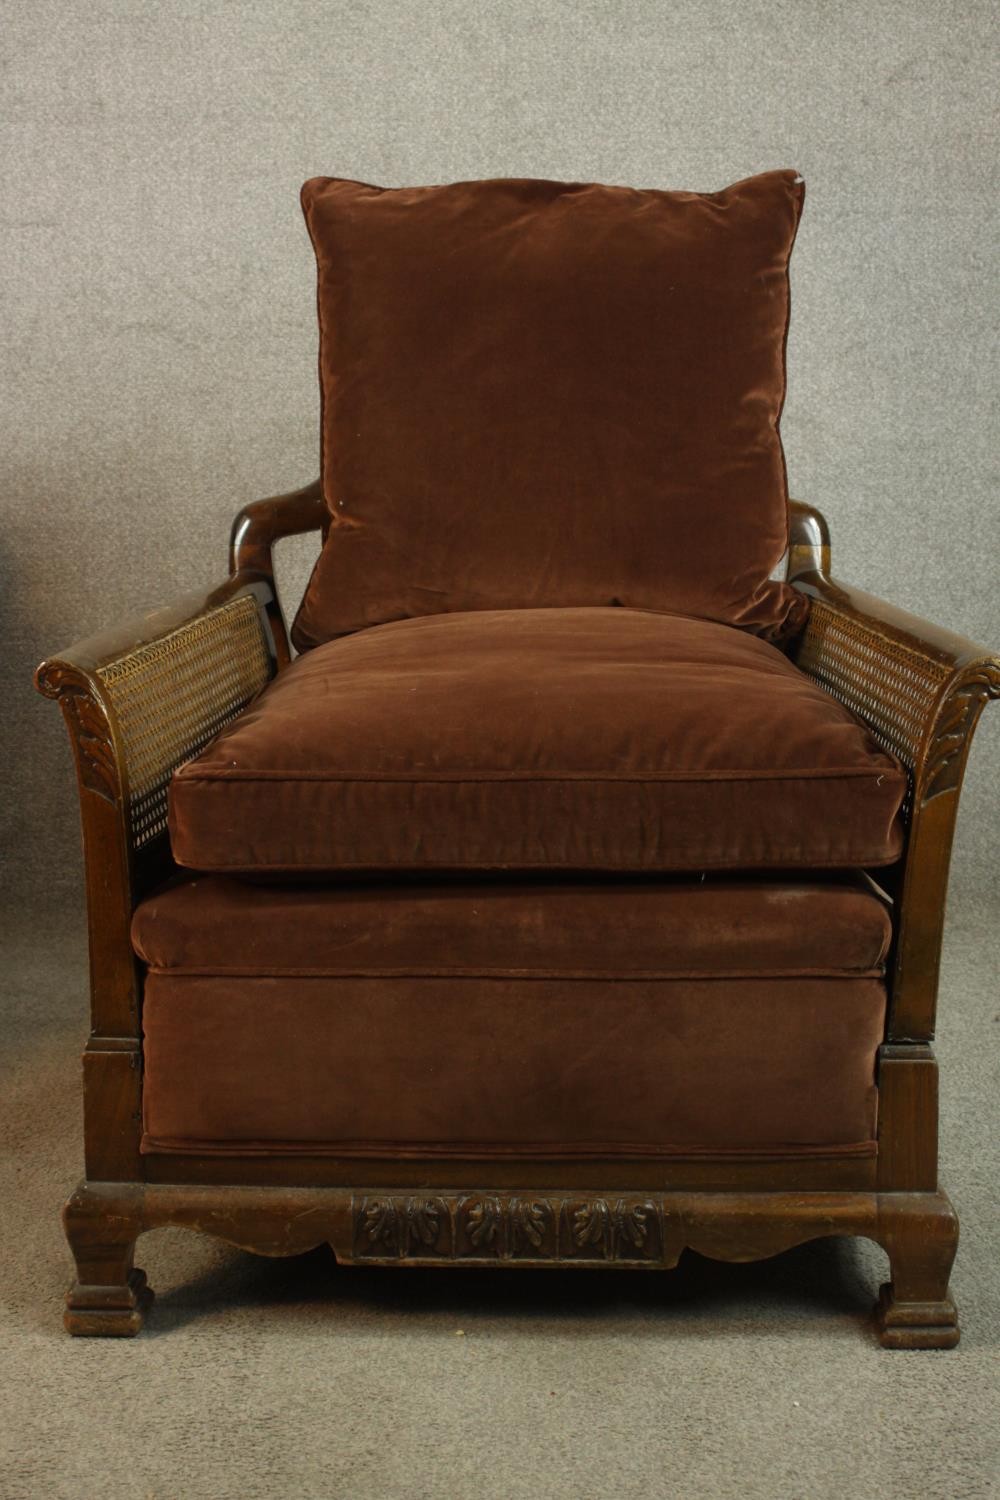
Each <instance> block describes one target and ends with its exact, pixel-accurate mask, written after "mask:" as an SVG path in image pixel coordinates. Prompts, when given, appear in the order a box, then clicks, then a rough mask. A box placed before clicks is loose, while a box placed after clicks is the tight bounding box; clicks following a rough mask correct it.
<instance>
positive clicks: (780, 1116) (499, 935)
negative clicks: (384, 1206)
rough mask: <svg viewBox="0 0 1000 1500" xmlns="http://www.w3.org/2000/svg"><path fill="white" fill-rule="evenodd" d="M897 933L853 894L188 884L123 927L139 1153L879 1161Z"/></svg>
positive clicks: (158, 898) (798, 887)
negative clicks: (139, 1031) (138, 987)
mask: <svg viewBox="0 0 1000 1500" xmlns="http://www.w3.org/2000/svg"><path fill="white" fill-rule="evenodd" d="M888 939H889V923H888V919H887V916H886V912H885V909H884V907H883V905H882V903H881V902H880V901H879V900H878V899H877V898H876V897H875V896H873V895H872V894H871V893H870V892H868V891H867V890H865V889H864V887H863V886H862V885H861V883H860V882H854V881H850V880H847V879H838V880H829V879H825V880H814V881H809V880H799V881H790V880H788V879H784V880H780V881H778V880H763V879H761V880H759V881H747V880H732V879H729V878H725V877H720V878H718V879H715V880H713V879H709V880H707V881H705V882H701V881H694V882H688V881H683V880H666V881H663V880H660V881H652V880H645V881H644V880H635V879H632V880H628V879H620V880H615V881H613V882H605V881H593V880H578V881H575V882H561V883H558V884H548V883H546V884H545V885H540V884H536V883H533V882H520V883H518V882H514V881H510V880H507V881H498V882H474V881H472V882H470V881H465V882H463V883H461V884H453V885H428V886H421V885H417V886H412V885H411V886H405V885H381V884H380V885H373V886H371V887H369V888H358V887H347V888H336V887H333V888H330V887H327V888H323V889H320V888H314V889H298V888H289V887H286V888H283V889H275V888H271V887H263V886H254V885H247V884H246V883H245V882H240V881H234V880H226V879H220V878H218V877H201V878H194V879H192V880H190V881H189V882H185V883H181V884H180V885H178V886H176V887H174V888H171V889H167V890H165V891H163V892H159V893H157V894H155V895H153V896H151V897H150V898H148V899H147V900H146V901H144V902H143V903H142V905H141V906H140V907H139V909H138V911H137V912H136V915H135V919H134V923H133V941H134V943H135V947H136V950H137V952H138V953H139V955H140V956H141V957H142V958H143V959H144V960H145V961H146V963H148V964H149V965H150V969H149V973H148V975H147V979H146V985H145V1001H144V1010H143V1029H144V1044H143V1046H144V1067H145V1073H144V1085H143V1112H144V1150H146V1151H158V1150H159V1151H185V1150H189V1151H190V1150H204V1151H210V1152H222V1153H225V1152H239V1151H252V1150H264V1151H267V1150H298V1151H324V1150H325V1151H328V1152H332V1153H334V1154H352V1153H361V1154H364V1153H372V1152H374V1153H378V1152H381V1151H398V1150H403V1151H406V1152H410V1153H414V1152H416V1153H427V1154H429V1155H430V1154H437V1155H440V1154H444V1155H448V1154H451V1155H463V1154H464V1155H467V1154H473V1155H482V1156H491V1155H492V1156H500V1155H503V1154H504V1153H505V1152H511V1151H517V1152H521V1153H523V1154H526V1155H531V1154H546V1155H554V1156H557V1155H560V1154H564V1155H570V1156H572V1155H581V1154H583V1155H586V1154H592V1155H604V1154H608V1155H616V1154H642V1153H646V1152H661V1153H663V1154H671V1153H680V1154H699V1153H704V1152H717V1153H723V1154H728V1153H737V1154H739V1153H754V1152H764V1153H770V1152H791V1153H801V1152H806V1153H808V1152H816V1153H824V1152H842V1151H848V1152H862V1153H864V1152H869V1151H871V1150H872V1149H873V1140H874V1128H875V1106H876V1090H875V1083H874V1065H875V1052H876V1048H877V1046H878V1044H879V1042H880V1040H881V1036H882V1030H883V1024H884V1013H885V992H884V987H883V983H882V980H881V977H880V975H881V964H882V961H883V959H884V957H885V952H886V948H887V944H888Z"/></svg>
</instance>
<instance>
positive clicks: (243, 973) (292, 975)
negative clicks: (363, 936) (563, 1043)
mask: <svg viewBox="0 0 1000 1500" xmlns="http://www.w3.org/2000/svg"><path fill="white" fill-rule="evenodd" d="M147 973H148V974H152V975H158V976H160V977H162V978H170V979H497V980H505V979H508V980H509V979H531V980H538V981H540V982H543V983H544V982H548V981H551V980H553V979H559V980H562V979H570V980H579V981H581V982H586V981H587V980H600V981H601V982H602V983H613V984H615V983H617V984H630V983H632V982H633V981H634V982H640V981H645V980H674V979H683V980H691V979H704V980H706V981H714V982H722V981H725V980H728V979H762V980H763V979H789V980H792V979H840V980H842V979H882V978H883V977H884V975H885V965H884V964H883V965H880V966H879V967H878V968H872V969H834V968H824V969H710V970H706V969H630V970H629V971H628V973H626V974H623V973H622V972H621V970H620V969H619V970H617V971H615V972H614V973H612V972H611V971H609V970H606V969H441V968H400V969H358V968H351V969H316V968H308V969H296V968H284V967H282V966H280V965H256V966H252V967H240V968H232V969H227V968H222V967H221V966H219V967H215V968H199V967H197V966H194V965H188V964H178V965H177V966H176V967H173V966H171V965H162V964H153V963H151V964H149V965H148V966H147Z"/></svg>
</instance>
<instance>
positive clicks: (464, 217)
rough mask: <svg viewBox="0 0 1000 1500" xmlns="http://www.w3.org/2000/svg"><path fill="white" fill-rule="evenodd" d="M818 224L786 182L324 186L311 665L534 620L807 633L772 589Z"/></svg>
mask: <svg viewBox="0 0 1000 1500" xmlns="http://www.w3.org/2000/svg"><path fill="white" fill-rule="evenodd" d="M802 197H803V185H802V183H801V182H800V181H799V180H798V179H797V177H796V174H795V173H794V172H790V171H788V172H768V173H765V174H764V175H763V176H760V177H751V178H748V179H747V180H746V181H745V182H739V183H736V184H735V185H734V186H733V187H729V188H726V189H725V191H723V192H720V193H688V192H659V191H653V190H645V191H636V190H633V189H631V188H622V187H602V186H599V185H596V184H581V183H563V182H544V181H533V180H522V179H498V180H495V181H487V182H464V183H455V184H453V185H451V186H448V187H431V188H393V189H385V188H377V187H370V186H367V185H365V184H363V183H359V182H347V181H343V180H341V179H338V178H327V177H318V178H314V179H313V180H312V181H310V182H307V183H306V184H305V187H304V188H303V190H302V202H303V206H304V209H305V215H306V220H307V223H308V225H309V230H310V233H311V235H312V239H313V244H314V246H315V250H316V258H317V263H318V267H319V319H320V374H321V382H322V393H323V420H322V431H323V484H324V493H325V496H326V502H327V505H328V507H329V509H330V513H331V516H332V518H333V524H332V525H331V528H330V533H329V537H328V539H327V542H326V545H325V547H324V549H323V552H322V555H321V557H320V560H319V562H318V564H317V566H316V569H315V572H314V573H313V576H312V579H311V581H310V584H309V588H308V590H307V592H306V597H305V599H304V601H303V603H302V607H301V609H300V610H299V614H298V618H297V619H296V622H295V627H294V631H293V635H294V639H295V642H296V644H297V646H298V647H299V648H300V649H305V648H307V647H309V646H313V645H316V644H318V643H319V642H321V641H325V640H329V639H330V638H332V637H333V636H336V635H340V634H343V633H344V632H347V631H354V630H359V629H361V628H363V627H364V626H367V625H375V624H380V623H382V622H385V621H388V620H395V619H401V618H406V617H409V616H415V615H426V614H437V613H440V612H443V611H452V610H478V609H511V608H522V607H531V606H536V607H537V606H543V607H551V606H560V605H611V604H619V603H620V604H624V605H630V606H634V607H636V608H641V609H656V610H669V611H673V612H677V613H681V614H688V615H700V616H704V617H706V618H708V619H713V620H720V621H724V622H726V623H727V624H732V625H738V626H741V627H743V628H745V629H747V630H751V631H754V632H756V633H758V634H761V635H764V636H766V637H768V638H771V639H777V638H779V637H780V636H781V635H782V634H783V633H784V632H786V631H788V630H789V629H791V628H792V627H793V626H795V625H796V624H798V623H799V621H800V619H801V616H802V614H803V612H804V610H805V602H804V600H803V599H802V597H801V596H800V595H798V594H796V593H795V592H794V591H792V590H791V589H789V588H788V587H787V586H786V585H785V584H781V583H774V582H770V581H769V580H768V575H769V573H771V572H772V571H773V569H774V568H775V565H776V564H777V563H778V561H779V560H780V558H781V555H782V552H783V551H784V548H785V545H786V540H787V490H786V483H785V470H784V459H783V455H782V450H781V441H780V438H779V436H778V418H779V415H780V412H781V405H782V400H783V397H784V390H785V367H784V346H785V334H786V328H787V322H788V258H789V254H790V252H791V248H792V242H793V240H794V238H795V231H796V227H797V225H798V220H799V213H800V210H801V207H802Z"/></svg>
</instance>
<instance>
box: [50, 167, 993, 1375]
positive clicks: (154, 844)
mask: <svg viewBox="0 0 1000 1500" xmlns="http://www.w3.org/2000/svg"><path fill="white" fill-rule="evenodd" d="M802 202H803V185H802V179H801V178H800V177H799V176H798V174H796V173H794V172H792V171H783V172H771V173H765V174H762V175H761V176H759V177H756V178H750V179H748V180H746V181H745V182H742V183H736V184H734V185H733V186H731V187H729V188H726V189H725V190H723V191H722V192H720V193H688V192H682V193H673V192H661V191H658V190H633V189H626V188H620V187H606V186H602V185H600V184H584V183H554V182H545V181H537V180H531V179H503V180H498V181H489V182H482V183H457V184H450V185H446V186H443V187H433V188H400V189H382V188H377V187H372V186H371V185H369V184H364V183H356V182H349V181H345V180H342V179H335V178H317V179H314V180H313V181H311V182H309V183H307V184H306V185H305V188H304V189H303V206H304V209H305V213H306V220H307V224H308V227H309V231H310V234H311V236H312V239H313V243H314V247H315V249H316V255H317V264H318V268H319V298H318V306H319V315H320V317H319V321H320V377H321V386H322V393H323V406H322V436H323V445H322V446H323V465H322V467H323V473H322V477H321V481H319V482H317V483H316V484H313V485H310V486H307V487H306V488H305V489H303V490H299V491H297V492H296V493H295V494H291V495H286V496H282V497H279V498H277V499H272V500H262V501H258V502H256V503H254V504H252V505H249V506H247V507H246V509H245V510H243V511H242V512H241V513H240V515H239V516H238V517H237V519H236V523H235V526H234V528H233V534H232V546H231V559H230V575H229V577H228V579H227V580H226V581H225V582H223V583H222V584H221V585H220V586H219V587H218V588H217V589H215V590H214V591H213V592H211V593H209V594H207V595H205V596H203V597H194V598H188V599H186V600H184V601H182V602H181V603H180V604H179V605H177V606H176V607H174V608H172V609H167V610H161V611H159V612H158V613H156V614H153V615H150V616H147V617H146V618H145V619H142V620H138V621H133V622H132V623H131V624H129V625H126V626H124V627H122V628H121V629H119V630H117V631H112V632H110V633H109V634H106V635H103V636H98V637H95V638H94V639H93V640H90V641H86V642H84V643H82V644H81V645H78V646H75V647H73V648H72V649H71V650H70V651H67V652H65V653H63V654H62V655H61V656H56V657H52V658H51V659H50V660H48V661H46V662H44V663H43V664H42V666H41V667H40V668H39V669H38V674H37V684H38V687H39V689H40V691H41V692H42V693H44V694H46V695H48V696H49V697H52V698H55V699H57V700H58V701H59V703H60V705H61V707H62V710H63V713H64V716H65V718H66V722H67V726H68V728H69V732H70V737H71V740H72V744H73V750H74V755H75V758H76V767H77V773H78V783H79V795H80V805H81V811H82V819H83V838H84V850H85V871H86V882H87V899H88V911H89V923H90V955H91V995H92V1020H91V1034H90V1037H89V1040H88V1042H87V1045H86V1049H85V1052H84V1116H85V1163H86V1173H85V1179H84V1181H83V1182H82V1184H81V1185H80V1187H79V1188H78V1189H77V1191H76V1192H75V1193H74V1194H73V1195H72V1197H71V1198H70V1200H69V1202H68V1204H67V1205H66V1209H65V1215H64V1218H65V1225H66V1232H67V1236H68V1238H69V1243H70V1247H71V1249H72V1252H73V1255H74V1257H75V1260H76V1271H77V1279H76V1282H75V1284H74V1286H73V1287H72V1289H71V1291H70V1293H69V1297H68V1303H67V1313H66V1326H67V1328H68V1329H69V1331H70V1332H71V1333H74V1334H134V1333H135V1332H137V1331H138V1329H139V1327H140V1325H141V1322H142V1319H143V1314H144V1310H145V1307H146V1305H147V1303H148V1300H149V1295H150V1294H149V1291H148V1288H147V1287H146V1285H145V1278H144V1276H143V1274H142V1272H140V1271H139V1270H137V1269H136V1268H135V1267H134V1265H133V1253H134V1247H135V1243H136V1240H137V1238H138V1236H139V1235H140V1234H142V1233H143V1232H144V1231H145V1230H147V1229H152V1228H155V1227H157V1226H159V1225H166V1224H173V1225H181V1226H188V1227H191V1228H195V1229H201V1230H205V1231H207V1232H209V1233H212V1234H215V1235H219V1236H221V1237H223V1238H225V1239H228V1240H230V1241H231V1242H232V1243H234V1244H236V1245H239V1246H242V1247H244V1248H246V1249H249V1250H253V1251H257V1252H260V1253H262V1254H266V1255H290V1254H294V1253H295V1252H297V1251H303V1250H307V1249H309V1248H311V1247H313V1246H315V1245H318V1244H321V1243H324V1242H326V1243H329V1244H330V1245H331V1246H332V1247H333V1250H334V1252H335V1255H336V1258H337V1260H338V1262H340V1263H342V1264H348V1265H349V1264H351V1263H354V1262H362V1263H367V1264H376V1265H395V1266H403V1267H417V1266H428V1265H442V1264H463V1265H473V1266H475V1265H488V1266H494V1265H500V1266H509V1267H518V1266H561V1265H567V1266H568V1265H582V1266H591V1267H613V1266H617V1267H631V1268H635V1269H645V1270H657V1269H664V1268H668V1267H672V1266H673V1265H675V1264H676V1262H677V1260H678V1257H679V1256H680V1254H681V1253H682V1251H683V1250H684V1249H685V1248H686V1247H690V1248H692V1249H694V1250H696V1251H699V1252H701V1253H703V1254H705V1255H708V1256H713V1257H717V1258H721V1259H729V1260H752V1259H755V1258H759V1257H765V1256H770V1255H774V1254H776V1253H777V1252H779V1251H781V1250H784V1249H787V1248H789V1247H791V1246H794V1245H797V1244H799V1243H801V1242H803V1241H806V1240H809V1239H813V1238H816V1237H819V1236H823V1235H861V1236H868V1237H870V1238H871V1239H873V1240H875V1241H877V1242H878V1243H879V1244H880V1245H881V1246H882V1247H883V1248H884V1249H885V1251H886V1252H887V1254H888V1257H889V1264H890V1280H889V1281H888V1282H887V1284H886V1286H885V1287H883V1289H882V1293H881V1300H880V1304H879V1313H878V1326H879V1331H880V1337H881V1340H882V1342H883V1344H885V1345H886V1346H888V1347H890V1348H925V1347H926V1348H947V1347H950V1346H951V1345H953V1344H954V1343H955V1342H956V1341H957V1339H958V1324H957V1321H956V1315H955V1308H954V1305H953V1303H952V1301H951V1298H950V1296H949V1292H948V1277H949V1271H950V1268H951V1264H952V1260H953V1258H954V1255H955V1249H956V1244H957V1237H958V1224H957V1220H956V1218H955V1214H954V1212H953V1210H952V1208H951V1205H950V1203H949V1201H948V1198H947V1197H946V1195H945V1194H944V1192H943V1191H942V1190H941V1188H940V1187H939V1184H938V1171H937V1064H936V1062H935V1060H934V1055H933V1051H932V1046H931V1043H932V1041H933V1036H934V1024H935V1005H936V993H937V977H938V959H939V953H940V946H941V932H942V923H943V919H944V904H945V894H946V886H947V876H948V861H949V855H950V849H951V841H952V833H953V829H954V822H955V813H956V808H957V804H958V796H959V790H960V787H961V782H962V775H963V771H964V768H965V759H966V755H967V753H968V748H969V744H970V741H971V738H972V733H973V730H974V728H975V724H976V721H977V718H978V715H979V713H980V710H981V709H982V707H983V705H984V703H985V702H986V701H987V699H988V698H991V697H997V696H998V695H1000V660H998V659H997V658H996V657H994V656H992V655H990V654H989V653H987V652H986V651H984V650H982V649H981V648H979V647H978V646H976V645H974V644H973V643H971V642H969V641H966V640H963V639H962V638H961V637H959V636H955V635H951V634H950V633H948V632H947V631H943V630H938V629H936V628H935V627H933V626H930V625H925V624H924V623H923V622H922V621H920V620H916V619H913V618H912V617H910V616H907V615H904V614H902V613H901V612H899V611H897V610H894V609H893V608H892V607H891V606H890V605H887V604H883V603H882V602H881V601H880V600H878V599H873V598H870V597H868V596H867V595H865V594H862V593H860V592H858V591H857V590H854V589H850V588H848V587H845V586H843V585H841V584H838V583H836V582H834V581H833V580H832V579H831V578H830V544H829V538H828V535H827V531H826V526H825V523H824V521H823V519H822V517H821V516H820V515H819V513H818V512H817V511H815V510H812V509H811V508H809V507H808V506H803V505H796V504H792V505H791V510H790V512H789V504H788V497H787V486H786V482H785V469H784V458H783V454H782V450H781V443H780V438H779V434H778V424H779V418H780V413H781V407H782V402H783V399H784V381H785V375H784V358H785V339H786V333H787V326H788V307H789V298H788V277H787V270H788V259H789V256H790V254H791V248H792V243H793V241H794V237H795V232H796V228H797V225H798V220H799V215H800V212H801V208H802ZM312 531H315V532H319V533H320V534H321V541H322V545H321V548H320V552H319V557H318V560H317V563H316V566H315V568H314V571H313V574H312V577H311V579H310V582H309V585H308V587H307V590H306V594H305V597H304V599H303V601H302V603H301V605H300V607H299V610H298V613H297V615H296V618H295V621H294V623H293V625H292V628H291V632H290V633H289V632H288V631H286V627H285V621H284V618H283V615H282V611H281V607H280V605H279V602H278V597H277V592H276V589H275V581H274V570H273V565H272V548H273V544H274V542H275V541H276V539H278V538H280V537H283V536H288V535H291V534H293V533H304V532H312ZM786 552H787V577H786V578H785V579H779V578H777V577H776V576H775V574H776V571H777V569H778V565H779V563H780V560H781V558H782V556H783V555H784V554H785V553H786ZM292 645H294V647H295V648H296V650H297V651H298V653H299V654H298V655H296V656H293V653H292V649H291V647H292ZM873 871H874V875H873V874H872V872H873Z"/></svg>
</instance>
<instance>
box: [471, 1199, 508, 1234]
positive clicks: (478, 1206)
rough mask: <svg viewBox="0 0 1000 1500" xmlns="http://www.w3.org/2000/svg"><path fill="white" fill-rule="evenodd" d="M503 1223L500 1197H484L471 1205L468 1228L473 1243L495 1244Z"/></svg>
mask: <svg viewBox="0 0 1000 1500" xmlns="http://www.w3.org/2000/svg"><path fill="white" fill-rule="evenodd" d="M501 1224H502V1215H501V1209H500V1200H499V1198H483V1199H481V1200H480V1201H479V1202H477V1203H472V1204H470V1205H469V1209H468V1219H467V1223H466V1230H467V1233H468V1236H469V1240H470V1241H471V1243H472V1244H473V1245H493V1244H495V1243H496V1238H497V1234H498V1232H499V1230H500V1227H501Z"/></svg>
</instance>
